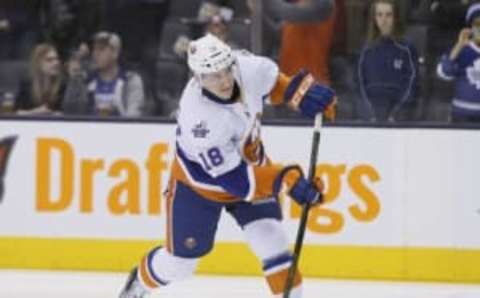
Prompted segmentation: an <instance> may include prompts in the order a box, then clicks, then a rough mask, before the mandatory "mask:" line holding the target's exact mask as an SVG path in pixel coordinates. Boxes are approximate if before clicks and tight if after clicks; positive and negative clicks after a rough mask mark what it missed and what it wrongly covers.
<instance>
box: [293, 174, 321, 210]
mask: <svg viewBox="0 0 480 298" xmlns="http://www.w3.org/2000/svg"><path fill="white" fill-rule="evenodd" d="M323 189H324V187H323V181H322V179H321V178H320V177H315V178H314V180H313V182H311V181H307V179H305V177H301V178H300V179H298V181H297V183H295V185H294V186H293V187H292V189H290V192H289V195H290V197H292V199H294V200H295V202H297V203H298V204H300V205H305V204H307V203H309V204H310V205H317V204H320V203H322V202H323Z"/></svg>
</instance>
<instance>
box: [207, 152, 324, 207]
mask: <svg viewBox="0 0 480 298" xmlns="http://www.w3.org/2000/svg"><path fill="white" fill-rule="evenodd" d="M215 180H216V182H217V183H218V185H221V186H222V188H223V189H225V190H226V191H227V192H229V193H231V194H233V195H235V196H236V197H240V198H242V199H244V200H245V201H258V200H262V199H269V198H272V197H278V194H279V193H280V192H281V191H282V190H284V191H285V192H286V193H287V194H288V195H289V196H290V197H292V198H293V199H294V200H295V201H296V202H297V203H299V204H305V203H307V202H309V203H312V204H316V203H321V202H322V200H323V194H322V191H323V183H322V180H321V179H320V178H319V177H316V178H315V179H314V182H313V183H312V182H309V181H307V180H306V178H305V176H304V174H303V171H302V170H301V168H300V167H299V166H296V165H295V166H286V167H285V166H280V165H267V166H253V165H248V164H246V163H245V162H244V161H242V162H241V163H240V165H239V166H238V167H236V168H235V169H233V170H232V171H230V172H228V173H225V174H223V175H221V176H218V177H217V178H215ZM283 187H285V189H283Z"/></svg>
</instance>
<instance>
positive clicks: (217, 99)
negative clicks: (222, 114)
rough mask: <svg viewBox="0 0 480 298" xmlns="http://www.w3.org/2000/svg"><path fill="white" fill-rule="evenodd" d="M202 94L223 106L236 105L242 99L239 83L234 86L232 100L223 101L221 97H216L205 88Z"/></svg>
mask: <svg viewBox="0 0 480 298" xmlns="http://www.w3.org/2000/svg"><path fill="white" fill-rule="evenodd" d="M202 94H203V95H204V96H205V97H206V98H208V99H210V100H211V101H214V102H216V103H219V104H222V105H227V104H234V103H236V102H237V101H238V99H239V97H240V87H239V86H238V84H237V82H235V84H234V85H233V92H232V96H230V98H229V99H227V100H225V99H221V98H220V97H218V96H216V95H215V94H213V93H212V92H210V91H208V90H207V89H205V88H202Z"/></svg>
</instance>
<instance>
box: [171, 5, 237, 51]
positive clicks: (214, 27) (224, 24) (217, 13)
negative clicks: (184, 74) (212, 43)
mask: <svg viewBox="0 0 480 298" xmlns="http://www.w3.org/2000/svg"><path fill="white" fill-rule="evenodd" d="M232 18H233V11H232V9H230V8H228V7H223V6H220V5H217V4H215V3H211V2H208V1H206V2H203V3H202V5H201V6H200V8H199V11H198V15H197V18H196V19H192V20H188V22H187V23H188V24H189V25H190V31H191V33H192V36H196V35H201V36H203V35H204V34H206V33H210V34H213V35H215V36H216V37H218V38H219V39H220V40H222V41H223V42H225V43H227V44H228V45H229V46H230V47H232V48H234V49H238V48H239V46H238V45H237V44H235V42H233V41H232V40H231V39H230V36H229V27H228V26H229V23H230V21H231V20H232ZM190 40H191V39H190V37H188V36H185V35H180V36H178V38H177V40H176V41H175V43H174V45H173V51H174V52H175V53H176V54H177V55H178V56H179V57H180V58H182V59H185V58H186V57H187V49H188V44H189V43H190Z"/></svg>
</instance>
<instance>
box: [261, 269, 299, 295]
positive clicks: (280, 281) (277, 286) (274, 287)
mask: <svg viewBox="0 0 480 298" xmlns="http://www.w3.org/2000/svg"><path fill="white" fill-rule="evenodd" d="M287 277H288V268H286V269H284V270H282V271H279V272H276V273H273V274H271V275H267V276H266V277H265V278H266V279H267V283H268V285H269V286H270V290H271V291H272V293H273V294H274V295H278V294H281V293H283V291H284V290H285V285H286V284H287ZM301 283H302V275H301V274H300V272H298V271H297V273H296V274H295V279H294V280H293V287H292V288H296V287H298V286H299V285H300V284H301Z"/></svg>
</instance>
